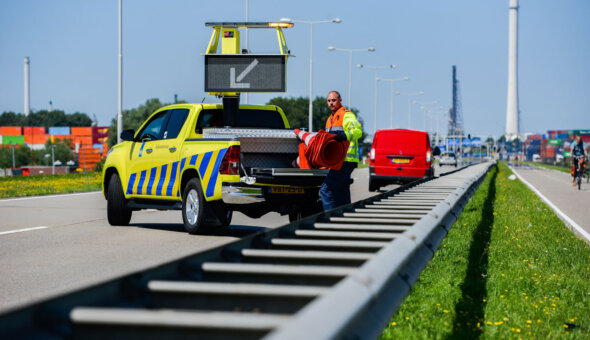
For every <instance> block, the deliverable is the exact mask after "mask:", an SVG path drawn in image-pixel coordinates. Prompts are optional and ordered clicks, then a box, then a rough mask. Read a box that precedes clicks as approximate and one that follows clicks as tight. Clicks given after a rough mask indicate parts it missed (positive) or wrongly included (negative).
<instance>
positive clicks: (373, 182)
mask: <svg viewBox="0 0 590 340" xmlns="http://www.w3.org/2000/svg"><path fill="white" fill-rule="evenodd" d="M377 190H379V183H377V181H376V180H373V179H372V178H371V177H369V191H377Z"/></svg>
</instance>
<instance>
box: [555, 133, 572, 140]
mask: <svg viewBox="0 0 590 340" xmlns="http://www.w3.org/2000/svg"><path fill="white" fill-rule="evenodd" d="M556 138H558V139H568V138H569V135H568V134H567V133H558V134H557V137H556Z"/></svg>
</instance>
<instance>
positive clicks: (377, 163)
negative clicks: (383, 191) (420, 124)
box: [369, 129, 434, 191]
mask: <svg viewBox="0 0 590 340" xmlns="http://www.w3.org/2000/svg"><path fill="white" fill-rule="evenodd" d="M433 176H434V169H433V168H432V152H431V149H430V138H429V136H428V133H427V132H424V131H416V130H405V129H386V130H378V131H377V133H375V137H374V138H373V145H372V146H371V153H370V163H369V191H377V190H379V188H380V187H382V186H386V185H388V184H394V183H400V184H404V183H409V182H413V181H415V180H418V179H421V178H430V177H433Z"/></svg>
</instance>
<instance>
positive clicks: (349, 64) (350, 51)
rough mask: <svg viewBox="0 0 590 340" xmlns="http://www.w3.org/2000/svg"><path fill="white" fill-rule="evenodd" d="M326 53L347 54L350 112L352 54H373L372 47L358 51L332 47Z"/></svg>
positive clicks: (348, 105)
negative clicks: (341, 52)
mask: <svg viewBox="0 0 590 340" xmlns="http://www.w3.org/2000/svg"><path fill="white" fill-rule="evenodd" d="M328 51H345V52H349V59H348V104H347V108H348V109H349V110H350V99H351V97H352V53H353V52H367V51H368V52H375V48H374V47H369V48H359V49H347V48H337V47H334V46H330V47H328Z"/></svg>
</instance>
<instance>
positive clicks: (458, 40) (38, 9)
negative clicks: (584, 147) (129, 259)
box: [0, 0, 590, 137]
mask: <svg viewBox="0 0 590 340" xmlns="http://www.w3.org/2000/svg"><path fill="white" fill-rule="evenodd" d="M245 15H246V1H245V0H226V1H197V0H169V1H163V0H161V1H155V0H123V35H124V37H123V44H124V45H123V60H124V74H123V78H124V85H123V108H124V109H128V108H134V107H137V106H138V105H140V104H142V103H144V102H145V100H146V99H148V98H159V99H160V100H162V101H163V102H172V101H173V99H174V94H175V93H176V94H178V98H179V99H182V100H186V101H196V102H201V101H202V100H203V98H205V101H206V102H215V101H217V100H216V98H214V97H211V96H209V95H208V94H206V93H205V92H203V84H204V81H203V71H204V60H203V57H202V56H201V53H203V52H204V50H205V48H206V45H207V43H208V41H209V38H210V35H211V31H210V29H209V28H206V27H205V26H204V23H205V22H208V21H243V20H244V19H245ZM249 17H250V18H249V19H250V21H267V20H278V19H280V18H282V17H289V18H292V19H299V20H326V19H331V18H334V17H338V18H341V19H342V23H340V24H321V25H315V26H314V37H313V38H314V51H313V52H314V97H315V96H325V95H326V93H327V92H328V91H329V90H331V89H338V90H340V92H341V93H342V95H343V96H344V98H343V101H344V103H346V102H347V99H348V98H347V96H348V53H346V52H338V51H334V52H330V51H328V49H327V48H328V46H335V47H339V48H368V47H370V46H373V47H375V49H376V51H375V52H374V53H368V52H367V53H354V55H353V64H354V65H356V64H359V63H361V64H365V65H387V64H392V63H394V64H396V65H397V66H398V67H397V69H395V70H380V71H379V76H380V77H383V78H400V77H404V76H407V77H409V78H410V80H409V81H407V82H396V83H395V86H396V89H397V90H399V91H401V92H414V91H424V93H425V94H424V95H423V96H420V97H413V98H412V100H418V101H421V102H431V101H434V100H437V101H438V103H439V104H438V105H441V106H443V107H444V110H445V111H446V110H448V108H449V107H450V106H451V67H452V65H456V66H457V70H458V78H459V81H460V87H461V100H462V107H463V120H464V125H465V127H466V130H467V131H468V132H470V133H471V134H474V135H482V136H487V135H493V136H495V137H498V136H500V135H501V134H503V132H504V127H505V114H506V91H507V65H508V0H478V1H473V0H446V1H439V0H421V1H385V0H384V1H370V0H367V1H309V0H298V1H289V2H287V1H276V0H250V1H249ZM589 17H590V1H587V0H560V1H554V0H520V10H519V30H520V31H519V97H520V111H521V130H522V131H525V132H544V131H546V130H549V129H574V128H585V129H588V128H590V102H589V95H590V20H588V18H589ZM117 20H118V1H117V0H102V1H90V0H85V1H65V0H52V1H42V0H20V1H10V0H0V50H1V53H0V112H4V111H15V112H23V111H24V108H23V107H24V104H23V98H24V90H23V87H24V80H23V58H24V57H25V56H29V57H30V58H31V107H32V109H33V110H40V109H46V108H47V107H48V103H49V101H50V100H52V101H53V107H54V108H55V109H62V110H65V111H66V112H68V113H72V112H76V111H78V112H85V113H87V114H89V115H90V117H92V116H93V115H96V116H97V117H98V121H99V124H101V125H108V124H110V121H111V119H112V118H114V117H115V116H116V113H117V58H118V41H117V39H118V26H117V25H118V21H117ZM285 35H286V39H287V44H288V46H289V48H290V50H291V53H292V54H293V55H295V56H296V57H295V58H290V59H289V62H288V71H287V72H288V83H287V92H286V93H269V94H251V95H250V96H249V102H250V103H265V102H266V101H267V100H268V99H270V98H272V97H274V96H294V97H299V96H305V97H307V95H308V83H309V82H308V80H309V78H308V77H309V25H307V24H296V25H295V27H294V28H291V29H288V30H286V32H285ZM276 46H277V44H276V38H275V35H274V33H273V32H272V31H270V30H268V32H262V31H260V30H258V31H254V32H252V31H251V32H250V50H252V52H253V53H257V52H263V53H267V52H278V48H277V47H276ZM352 88H353V90H352V92H353V93H352V106H353V107H356V108H358V109H359V110H360V115H361V116H362V117H363V119H364V122H365V129H366V130H368V131H369V132H372V131H373V126H374V119H373V115H374V98H375V97H374V70H371V69H357V68H353V73H352ZM378 94H379V95H378V98H379V105H378V108H379V110H378V119H377V124H378V127H379V128H387V127H389V112H390V109H389V107H390V106H389V103H390V83H380V85H379V92H378ZM242 101H243V100H242ZM394 103H395V104H394V125H395V126H397V127H401V128H405V127H407V126H408V99H407V97H402V96H395V97H394ZM438 105H437V106H438ZM423 125H424V113H423V111H422V110H420V108H419V105H414V106H413V107H412V122H411V127H412V128H420V129H422V128H423ZM427 128H430V123H429V120H428V121H427ZM440 128H441V131H446V118H445V117H443V116H441V119H440Z"/></svg>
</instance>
